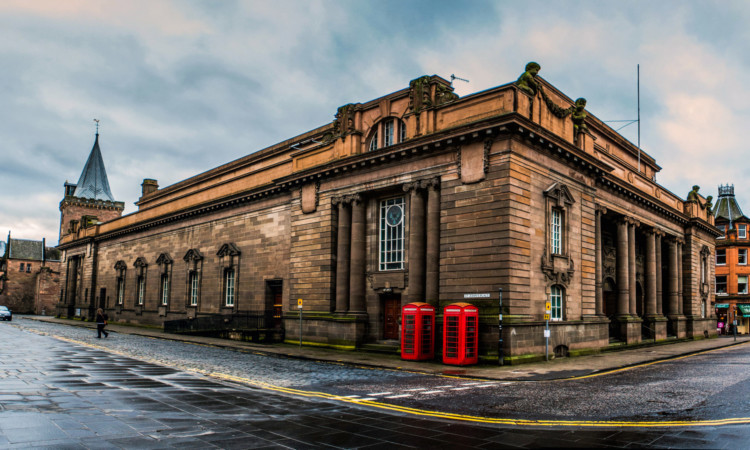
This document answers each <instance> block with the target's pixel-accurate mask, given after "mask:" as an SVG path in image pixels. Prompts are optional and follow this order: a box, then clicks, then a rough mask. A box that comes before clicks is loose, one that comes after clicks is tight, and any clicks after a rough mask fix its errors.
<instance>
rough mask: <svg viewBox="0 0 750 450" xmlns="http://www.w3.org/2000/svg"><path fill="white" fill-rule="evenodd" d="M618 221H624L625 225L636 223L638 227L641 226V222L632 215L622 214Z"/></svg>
mask: <svg viewBox="0 0 750 450" xmlns="http://www.w3.org/2000/svg"><path fill="white" fill-rule="evenodd" d="M617 222H618V223H624V224H625V225H634V226H636V227H640V226H641V222H639V221H638V220H636V219H634V218H633V217H630V216H621V217H620V218H619V219H617Z"/></svg>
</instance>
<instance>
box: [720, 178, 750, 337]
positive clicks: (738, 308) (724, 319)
mask: <svg viewBox="0 0 750 450" xmlns="http://www.w3.org/2000/svg"><path fill="white" fill-rule="evenodd" d="M714 215H715V216H716V227H717V228H718V229H719V231H720V232H721V233H722V234H721V236H718V237H717V238H716V304H715V305H714V308H715V309H716V315H717V319H718V320H717V327H718V329H719V332H721V333H723V334H726V333H732V332H733V330H732V329H731V325H732V324H733V322H734V321H735V320H737V332H738V333H748V332H750V294H749V293H748V277H750V266H748V263H747V251H748V248H750V239H749V237H748V228H749V227H750V219H748V218H747V216H745V214H743V212H742V209H741V208H740V205H739V203H737V199H736V198H735V197H734V185H725V186H719V199H718V201H717V202H716V207H715V208H714Z"/></svg>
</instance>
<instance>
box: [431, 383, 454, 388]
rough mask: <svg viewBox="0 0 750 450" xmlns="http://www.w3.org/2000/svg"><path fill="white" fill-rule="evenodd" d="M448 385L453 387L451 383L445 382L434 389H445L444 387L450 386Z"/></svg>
mask: <svg viewBox="0 0 750 450" xmlns="http://www.w3.org/2000/svg"><path fill="white" fill-rule="evenodd" d="M450 387H453V385H452V384H446V385H445V386H435V389H445V388H450Z"/></svg>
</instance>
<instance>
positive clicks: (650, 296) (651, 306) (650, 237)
mask: <svg viewBox="0 0 750 450" xmlns="http://www.w3.org/2000/svg"><path fill="white" fill-rule="evenodd" d="M645 303H646V305H645V306H646V308H645V315H646V316H655V315H656V236H655V233H654V230H648V231H646V302H645Z"/></svg>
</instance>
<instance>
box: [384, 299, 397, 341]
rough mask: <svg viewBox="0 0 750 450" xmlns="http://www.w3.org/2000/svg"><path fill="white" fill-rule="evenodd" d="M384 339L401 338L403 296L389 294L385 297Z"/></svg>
mask: <svg viewBox="0 0 750 450" xmlns="http://www.w3.org/2000/svg"><path fill="white" fill-rule="evenodd" d="M383 311H384V318H383V339H399V335H398V331H399V329H398V328H399V327H398V325H399V322H400V319H401V296H400V295H389V296H387V297H385V298H384V299H383Z"/></svg>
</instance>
